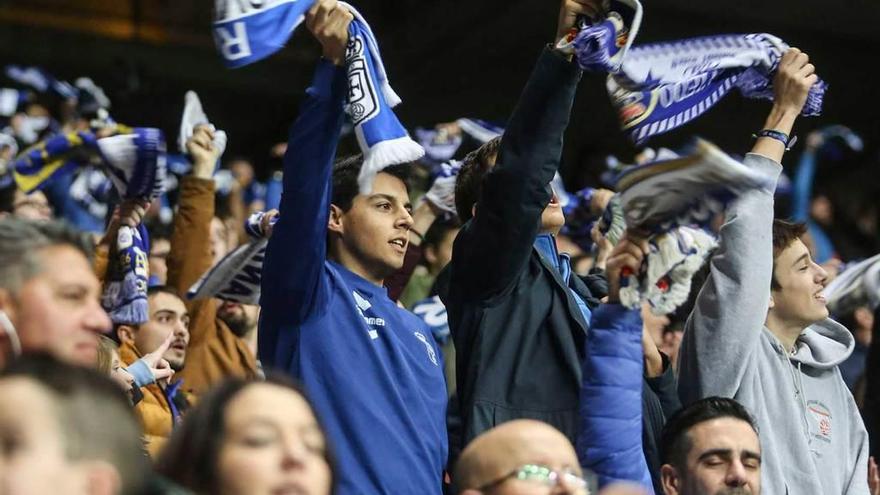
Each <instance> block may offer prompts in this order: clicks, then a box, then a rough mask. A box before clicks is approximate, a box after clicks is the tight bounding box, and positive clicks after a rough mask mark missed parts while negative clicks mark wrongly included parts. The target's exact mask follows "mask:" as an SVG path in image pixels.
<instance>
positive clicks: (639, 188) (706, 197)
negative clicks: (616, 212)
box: [616, 139, 770, 233]
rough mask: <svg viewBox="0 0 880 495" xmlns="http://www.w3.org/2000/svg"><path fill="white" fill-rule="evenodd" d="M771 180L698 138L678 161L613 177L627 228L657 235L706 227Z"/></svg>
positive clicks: (644, 166) (645, 166)
mask: <svg viewBox="0 0 880 495" xmlns="http://www.w3.org/2000/svg"><path fill="white" fill-rule="evenodd" d="M769 183H770V181H769V179H768V178H767V177H765V176H763V175H762V174H760V173H758V172H755V171H754V170H752V169H750V168H748V167H746V166H745V165H743V164H742V163H740V162H738V161H736V160H734V159H733V158H731V157H730V156H728V155H727V154H726V153H724V152H723V151H721V150H720V149H719V148H718V147H716V146H715V145H714V144H712V143H710V142H708V141H705V140H702V139H697V140H696V141H695V143H694V144H693V145H691V146H690V147H689V148H687V149H686V150H685V151H684V152H683V153H682V155H681V156H680V157H678V158H672V159H662V160H658V161H653V162H648V163H644V164H642V165H637V166H634V167H630V168H628V169H626V170H625V171H624V172H623V173H622V174H621V175H620V176H619V177H618V179H617V186H616V189H617V191H618V192H619V194H620V200H621V206H622V207H623V211H624V216H625V218H626V224H627V227H629V228H632V229H638V230H641V231H647V232H652V233H662V232H667V231H669V230H672V229H673V228H675V227H678V226H680V225H684V226H691V225H705V224H707V223H708V222H709V221H710V220H711V219H712V217H713V216H714V215H715V214H716V213H720V212H723V211H724V207H725V206H726V205H727V203H729V202H730V201H731V200H733V199H734V198H735V197H737V196H738V195H740V194H742V193H743V192H744V191H747V190H749V189H753V188H757V187H768V185H769Z"/></svg>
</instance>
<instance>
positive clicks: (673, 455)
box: [660, 397, 761, 495]
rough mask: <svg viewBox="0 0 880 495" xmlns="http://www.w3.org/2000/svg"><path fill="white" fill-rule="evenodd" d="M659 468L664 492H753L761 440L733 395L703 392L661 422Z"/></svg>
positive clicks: (756, 489)
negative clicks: (706, 396) (662, 424)
mask: <svg viewBox="0 0 880 495" xmlns="http://www.w3.org/2000/svg"><path fill="white" fill-rule="evenodd" d="M660 445H661V449H662V452H661V457H662V460H663V467H662V468H661V470H660V474H661V478H662V483H663V493H664V494H666V495H747V494H751V495H758V494H759V493H761V442H760V441H759V440H758V431H757V429H756V427H755V422H754V420H753V419H752V417H751V415H749V413H748V412H747V411H746V409H745V408H744V407H743V406H741V405H740V404H739V403H738V402H736V401H735V400H733V399H723V398H721V397H709V398H706V399H702V400H699V401H697V402H694V403H693V404H691V405H690V406H688V407H686V408H684V409H682V410H681V411H679V412H678V413H677V414H675V415H674V416H673V417H672V418H670V420H669V422H667V423H666V426H665V427H664V429H663V440H662V442H661V444H660Z"/></svg>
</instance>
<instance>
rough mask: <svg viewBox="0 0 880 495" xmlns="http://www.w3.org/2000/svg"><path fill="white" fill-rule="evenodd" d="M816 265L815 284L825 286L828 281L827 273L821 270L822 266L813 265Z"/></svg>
mask: <svg viewBox="0 0 880 495" xmlns="http://www.w3.org/2000/svg"><path fill="white" fill-rule="evenodd" d="M813 264H814V265H816V283H819V284H822V285H825V282H826V281H827V280H828V272H826V271H825V269H824V268H822V265H820V264H818V263H813Z"/></svg>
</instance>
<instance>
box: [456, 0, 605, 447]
mask: <svg viewBox="0 0 880 495" xmlns="http://www.w3.org/2000/svg"><path fill="white" fill-rule="evenodd" d="M599 8H600V7H599V2H597V1H595V0H566V1H564V2H562V6H561V9H560V17H559V24H558V31H557V34H558V36H559V37H561V36H564V35H565V34H566V33H567V32H568V30H569V29H570V28H571V27H572V25H574V23H575V22H576V19H577V16H578V15H594V14H595V13H596V11H597V10H598V9H599ZM580 78H581V71H580V69H579V68H578V65H577V63H576V62H572V61H570V60H568V58H567V56H566V55H564V54H562V53H560V52H558V51H557V50H555V49H554V48H552V47H547V48H545V50H544V52H543V53H542V54H541V56H540V58H539V59H538V62H537V64H536V65H535V68H534V70H533V72H532V75H531V77H530V79H529V81H528V83H527V84H526V87H525V89H524V90H523V92H522V94H521V95H520V99H519V102H518V103H517V106H516V109H515V110H514V111H513V114H512V115H511V117H510V120H509V122H508V123H507V125H506V130H505V132H504V136H503V137H502V138H501V139H500V142H499V140H493V141H490V142H488V143H486V144H485V145H484V146H483V147H481V148H480V149H478V150H477V151H475V152H473V153H471V154H470V155H469V156H468V157H467V158H465V164H464V165H463V167H462V169H461V171H460V172H459V176H458V179H457V180H456V187H455V196H456V210H457V211H458V215H459V218H460V219H461V221H462V222H465V224H464V225H463V226H462V229H461V231H460V232H459V235H458V237H457V238H456V240H455V244H454V247H453V252H452V262H451V264H450V267H451V268H450V270H451V278H450V284H449V290H448V292H446V293H444V292H441V297H442V298H443V299H444V303H445V304H446V308H447V311H448V315H449V326H450V330H451V331H452V335H453V338H454V340H455V348H456V354H457V356H456V373H457V375H458V377H457V378H458V379H457V387H458V394H459V397H458V398H459V401H460V407H459V408H458V410H451V411H450V416H451V418H450V419H452V418H453V417H455V416H457V415H460V417H461V421H462V427H463V431H462V432H461V434H460V435H459V434H456V435H450V445H451V447H452V450H453V452H455V451H456V450H458V449H460V448H462V447H464V446H465V445H466V444H467V443H468V442H469V441H470V440H471V439H473V438H474V437H476V436H477V435H479V434H480V433H482V432H483V431H486V430H488V429H491V428H492V427H494V426H496V425H498V424H500V423H503V422H505V421H510V420H514V419H518V418H531V419H538V420H540V421H544V422H546V423H548V424H550V425H552V426H554V427H555V428H557V429H558V430H559V431H561V432H562V433H564V434H565V435H566V436H567V437H568V439H569V441H571V442H572V443H574V441H575V437H576V430H577V427H576V425H577V416H578V404H579V401H578V394H579V391H580V385H581V360H582V358H583V345H584V341H585V339H586V334H587V328H588V326H589V321H590V315H591V312H592V309H594V308H595V307H596V305H598V302H599V298H601V297H602V296H604V292H605V290H606V288H605V284H604V277H599V279H598V280H596V279H591V280H586V281H585V280H584V279H582V278H581V277H579V276H577V275H576V274H574V273H573V270H572V267H571V264H570V262H569V259H568V256H567V255H560V253H559V252H558V250H557V247H556V243H555V238H554V235H555V234H557V233H558V232H559V230H560V229H561V228H562V226H563V224H564V223H565V218H564V216H563V213H562V208H561V206H560V204H559V202H558V201H557V200H556V196H555V195H554V194H553V193H552V191H551V187H550V181H551V180H552V179H553V176H554V174H555V173H556V171H557V170H558V169H559V165H560V160H561V155H562V135H563V133H564V131H565V128H566V126H567V125H568V119H569V114H570V112H571V106H572V103H573V101H574V96H575V92H576V90H577V86H578V82H579V81H580ZM590 285H592V286H590ZM450 424H452V423H451V422H450Z"/></svg>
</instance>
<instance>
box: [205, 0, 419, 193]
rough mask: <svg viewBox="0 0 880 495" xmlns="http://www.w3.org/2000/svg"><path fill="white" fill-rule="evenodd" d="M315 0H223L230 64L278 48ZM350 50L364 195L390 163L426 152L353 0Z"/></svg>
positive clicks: (221, 32)
mask: <svg viewBox="0 0 880 495" xmlns="http://www.w3.org/2000/svg"><path fill="white" fill-rule="evenodd" d="M313 3H314V1H313V0H275V1H269V2H266V3H260V5H259V6H253V5H252V4H245V5H242V4H241V3H240V2H233V1H226V0H217V3H216V13H217V16H218V17H217V20H216V21H215V22H214V39H215V41H216V44H217V47H218V49H219V50H220V53H221V55H222V56H223V58H224V60H225V61H226V65H227V66H228V67H231V68H234V67H242V66H244V65H247V64H251V63H253V62H256V61H258V60H260V59H263V58H265V57H267V56H269V55H271V54H272V53H274V52H276V51H278V50H279V49H280V48H281V47H283V46H284V44H285V43H286V42H287V40H288V39H289V38H290V35H291V34H292V33H293V30H294V29H296V27H297V26H298V25H299V23H300V22H302V20H303V18H304V16H305V13H306V11H308V9H309V8H310V7H311V6H312V4H313ZM340 5H342V6H344V7H345V8H347V9H349V10H350V11H351V13H352V15H354V20H353V21H352V22H351V24H350V25H349V28H348V30H349V31H348V32H349V39H348V47H347V50H346V55H345V62H346V66H347V71H348V102H347V105H346V112H347V113H348V115H349V117H350V118H351V120H352V124H353V125H354V130H355V135H356V136H357V141H358V144H359V145H360V148H361V151H362V152H363V154H364V164H363V166H362V167H361V172H360V175H359V176H358V184H359V186H360V192H361V193H362V194H366V193H368V192H369V191H370V190H371V189H372V185H373V178H374V177H375V176H376V174H377V173H379V172H380V171H381V170H382V169H384V168H385V167H388V166H391V165H397V164H403V163H409V162H413V161H415V160H418V159H419V158H421V157H422V156H424V154H425V150H424V149H422V147H421V146H419V145H418V144H417V143H416V142H415V141H413V140H412V139H411V138H410V137H409V134H408V133H407V132H406V129H405V128H404V127H403V125H401V123H400V121H399V120H398V119H397V116H396V115H394V112H392V111H391V109H392V108H393V107H395V106H396V105H397V104H399V103H400V101H401V100H400V97H399V96H397V94H396V93H395V92H394V90H393V89H391V85H390V84H389V82H388V75H387V74H386V73H385V66H384V65H383V64H382V57H381V55H380V53H379V45H378V43H377V42H376V37H375V36H373V32H372V30H370V26H369V24H367V22H366V20H364V18H363V17H362V16H361V15H360V13H358V12H357V10H355V8H354V7H352V6H351V5H348V4H345V3H343V2H340Z"/></svg>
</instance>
